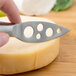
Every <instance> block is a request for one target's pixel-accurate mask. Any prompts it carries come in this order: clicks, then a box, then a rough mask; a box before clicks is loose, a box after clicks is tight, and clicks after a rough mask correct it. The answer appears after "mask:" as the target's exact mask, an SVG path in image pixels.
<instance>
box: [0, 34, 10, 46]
mask: <svg viewBox="0 0 76 76" xmlns="http://www.w3.org/2000/svg"><path fill="white" fill-rule="evenodd" d="M8 40H9V35H8V34H6V33H0V47H1V46H3V45H4V44H6V43H7V42H8Z"/></svg>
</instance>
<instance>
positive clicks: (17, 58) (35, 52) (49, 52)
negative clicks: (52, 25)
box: [0, 16, 59, 74]
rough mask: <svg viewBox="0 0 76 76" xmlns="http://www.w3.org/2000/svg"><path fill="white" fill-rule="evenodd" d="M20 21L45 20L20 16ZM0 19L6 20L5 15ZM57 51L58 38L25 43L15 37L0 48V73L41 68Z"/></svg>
mask: <svg viewBox="0 0 76 76" xmlns="http://www.w3.org/2000/svg"><path fill="white" fill-rule="evenodd" d="M21 19H22V22H27V21H46V22H52V21H50V20H47V19H44V18H37V17H28V16H21ZM0 21H5V22H6V21H7V22H9V21H8V18H7V17H3V18H0ZM58 53H59V38H56V39H53V40H50V41H46V42H41V43H26V42H22V41H20V40H18V39H17V38H15V37H10V39H9V42H8V43H7V44H6V45H4V46H3V47H1V48H0V74H16V73H22V72H27V71H32V70H35V69H39V68H42V67H44V66H47V65H48V64H50V63H51V62H52V61H53V60H54V59H55V58H56V56H57V55H58Z"/></svg>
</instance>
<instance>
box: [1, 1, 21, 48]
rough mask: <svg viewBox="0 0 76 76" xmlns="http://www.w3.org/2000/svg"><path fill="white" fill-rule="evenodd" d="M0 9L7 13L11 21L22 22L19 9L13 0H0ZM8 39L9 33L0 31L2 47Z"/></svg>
mask: <svg viewBox="0 0 76 76" xmlns="http://www.w3.org/2000/svg"><path fill="white" fill-rule="evenodd" d="M0 10H2V11H3V12H4V13H6V15H7V16H8V18H9V20H10V21H11V23H20V22H21V19H20V16H19V11H18V9H17V7H16V5H15V3H14V2H13V0H0ZM8 40H9V35H8V34H6V33H0V47H1V46H3V45H4V44H6V43H7V42H8Z"/></svg>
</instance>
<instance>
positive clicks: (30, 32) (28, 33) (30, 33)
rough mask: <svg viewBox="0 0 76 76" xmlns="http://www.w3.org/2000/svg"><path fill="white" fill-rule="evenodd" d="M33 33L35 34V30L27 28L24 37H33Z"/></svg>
mask: <svg viewBox="0 0 76 76" xmlns="http://www.w3.org/2000/svg"><path fill="white" fill-rule="evenodd" d="M33 33H34V30H33V28H32V27H31V26H28V27H26V28H25V29H24V36H25V37H26V38H30V37H32V35H33Z"/></svg>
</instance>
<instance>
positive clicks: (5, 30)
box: [0, 25, 13, 34]
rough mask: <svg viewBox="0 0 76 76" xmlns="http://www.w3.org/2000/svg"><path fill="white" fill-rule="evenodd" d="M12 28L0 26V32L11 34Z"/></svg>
mask: <svg viewBox="0 0 76 76" xmlns="http://www.w3.org/2000/svg"><path fill="white" fill-rule="evenodd" d="M12 30H13V26H11V25H10V26H7V25H0V32H5V33H8V34H12Z"/></svg>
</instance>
